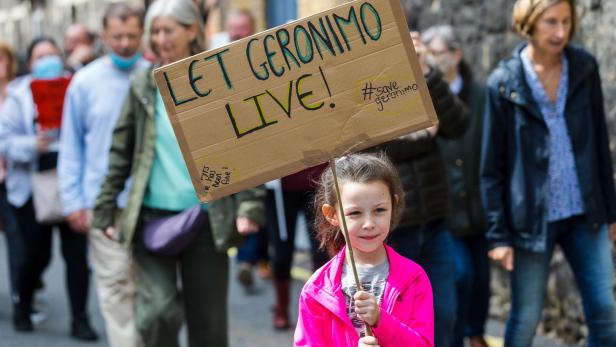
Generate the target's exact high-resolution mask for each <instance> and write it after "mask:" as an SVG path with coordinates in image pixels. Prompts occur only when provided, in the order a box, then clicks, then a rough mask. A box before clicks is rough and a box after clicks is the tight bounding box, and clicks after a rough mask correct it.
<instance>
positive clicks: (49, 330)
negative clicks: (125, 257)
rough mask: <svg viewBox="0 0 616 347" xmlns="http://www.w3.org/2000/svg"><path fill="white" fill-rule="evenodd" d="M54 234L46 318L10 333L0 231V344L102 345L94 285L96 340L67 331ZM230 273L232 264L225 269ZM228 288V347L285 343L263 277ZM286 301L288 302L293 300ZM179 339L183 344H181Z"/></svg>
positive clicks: (542, 342) (302, 262)
mask: <svg viewBox="0 0 616 347" xmlns="http://www.w3.org/2000/svg"><path fill="white" fill-rule="evenodd" d="M58 241H59V240H58V239H55V240H54V245H55V247H54V255H55V256H54V258H53V261H52V264H51V267H50V268H49V269H48V271H47V272H46V274H45V278H44V281H45V289H44V291H43V292H42V293H40V294H39V295H38V301H37V307H38V308H39V309H40V310H41V311H43V312H44V313H45V314H46V315H47V319H46V320H45V321H44V322H43V323H42V324H40V325H39V326H37V327H36V331H35V332H34V333H30V334H21V333H16V332H15V331H14V330H13V328H12V325H11V310H10V299H9V295H8V283H7V278H8V275H7V259H6V249H5V239H4V237H0V346H2V347H24V346H27V347H60V346H61V347H74V346H84V345H87V346H92V347H94V346H96V347H98V346H100V347H102V346H107V343H106V341H105V339H104V333H103V331H104V324H103V319H102V317H101V316H100V312H99V310H98V305H97V304H96V300H95V296H94V294H95V293H94V290H93V289H94V288H93V286H91V287H92V292H91V293H92V294H91V295H90V312H91V317H92V323H93V325H94V328H95V329H96V331H97V332H99V333H100V335H101V337H102V339H101V341H99V342H98V343H89V344H84V343H79V342H76V341H75V340H72V339H71V338H69V337H68V334H69V324H70V317H69V315H68V303H67V301H66V296H65V294H64V285H63V283H64V279H63V278H64V265H63V260H62V257H61V254H60V249H59V248H58V243H59V242H58ZM306 257H307V255H306V254H305V253H301V254H300V256H299V257H297V258H298V259H296V265H297V266H296V268H295V269H294V276H295V277H297V278H305V277H306V276H307V274H308V272H307V271H305V270H304V268H309V267H308V264H307V261H306ZM231 271H232V272H231V274H232V275H233V273H234V272H233V268H232V269H231ZM232 279H233V280H232V281H231V292H230V294H229V309H230V317H229V326H230V347H255V346H259V347H283V346H291V345H292V341H293V337H292V331H288V332H282V333H281V332H274V331H273V330H272V328H271V323H270V306H271V304H272V302H273V295H274V294H273V291H272V289H271V286H270V285H269V282H263V281H258V282H257V285H256V293H253V294H250V295H248V294H246V293H245V292H244V291H243V289H242V288H240V287H239V286H238V285H237V282H236V281H235V278H234V277H232ZM301 286H302V283H301V281H295V284H294V288H293V293H294V296H293V297H292V300H293V301H295V302H296V300H297V295H298V294H299V292H300V290H301ZM293 301H292V302H293ZM291 315H292V317H296V315H297V309H296V307H295V306H294V307H293V310H292V312H291ZM502 329H503V327H502V324H499V323H496V322H490V323H489V324H488V332H489V333H490V335H492V336H496V337H493V338H490V344H491V347H501V346H502V341H501V339H500V338H498V336H502ZM537 340H538V341H537V343H536V344H535V345H536V346H539V347H565V346H563V345H559V344H557V343H555V342H553V341H551V340H548V339H545V338H538V339H537ZM184 345H185V344H184Z"/></svg>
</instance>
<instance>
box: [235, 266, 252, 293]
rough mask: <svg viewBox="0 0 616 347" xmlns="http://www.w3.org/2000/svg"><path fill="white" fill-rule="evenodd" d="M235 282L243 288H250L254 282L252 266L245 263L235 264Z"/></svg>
mask: <svg viewBox="0 0 616 347" xmlns="http://www.w3.org/2000/svg"><path fill="white" fill-rule="evenodd" d="M237 280H238V281H239V282H240V284H241V285H242V286H243V287H244V288H250V287H252V285H253V284H254V282H255V281H254V278H252V265H250V264H249V263H245V262H241V263H239V264H237Z"/></svg>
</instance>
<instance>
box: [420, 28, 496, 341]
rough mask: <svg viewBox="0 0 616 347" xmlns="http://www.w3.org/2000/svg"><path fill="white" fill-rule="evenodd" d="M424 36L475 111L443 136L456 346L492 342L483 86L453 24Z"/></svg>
mask: <svg viewBox="0 0 616 347" xmlns="http://www.w3.org/2000/svg"><path fill="white" fill-rule="evenodd" d="M421 38H422V39H423V41H424V42H425V43H426V46H427V48H428V53H429V56H430V57H432V58H433V59H434V61H435V62H436V64H437V65H438V67H439V68H440V69H441V71H443V74H444V75H445V80H446V81H447V83H448V84H449V89H450V90H451V92H452V93H454V94H456V95H457V96H458V97H459V98H460V99H461V100H462V101H463V102H464V104H465V105H467V106H468V108H469V111H470V121H469V126H468V129H467V130H466V133H465V134H464V136H463V137H461V138H459V139H454V140H448V139H444V138H441V139H439V140H438V144H439V146H440V148H441V152H442V154H443V158H444V160H445V165H446V168H447V178H448V181H449V192H450V201H451V213H450V214H449V218H447V225H448V226H449V230H450V231H451V233H452V235H453V236H454V247H455V257H456V286H457V294H458V312H457V319H456V325H455V326H456V327H455V333H454V338H453V341H452V344H451V346H452V347H464V337H465V336H466V337H468V342H469V346H470V347H487V346H488V345H487V343H486V341H485V339H484V338H483V334H484V326H485V323H486V320H487V316H488V307H489V301H490V283H489V282H490V263H489V260H488V242H487V240H486V237H485V230H486V221H485V214H484V211H483V204H482V203H481V194H480V190H479V163H480V155H481V138H482V137H481V132H482V127H483V110H484V103H485V93H484V87H483V86H482V85H480V84H479V83H477V82H476V81H474V79H473V75H472V71H471V69H470V66H468V64H467V63H466V61H464V60H463V58H464V52H463V50H462V42H461V41H460V39H459V38H458V37H457V35H456V34H455V30H454V28H453V27H452V26H450V25H438V26H433V27H431V28H428V29H427V30H426V31H425V32H423V34H422V35H421Z"/></svg>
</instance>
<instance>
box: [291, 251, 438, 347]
mask: <svg viewBox="0 0 616 347" xmlns="http://www.w3.org/2000/svg"><path fill="white" fill-rule="evenodd" d="M385 248H386V250H387V255H388V257H389V276H388V278H387V284H386V285H385V291H384V293H383V297H382V300H381V319H380V321H379V323H378V324H377V325H376V326H373V327H372V331H373V333H374V336H375V337H376V338H377V339H378V341H379V345H380V346H381V347H433V346H434V307H433V305H432V286H431V285H430V281H429V280H428V276H427V275H426V273H425V272H424V270H423V269H422V268H421V267H420V266H419V265H417V264H415V263H414V262H412V261H411V260H409V259H406V258H404V257H402V256H401V255H399V254H398V253H396V252H395V251H394V250H393V249H392V248H390V247H389V246H385ZM344 254H345V249H344V248H343V249H342V250H341V251H340V252H339V253H338V255H336V257H334V258H333V259H332V260H330V261H329V262H328V263H327V264H325V265H324V266H323V267H321V268H320V269H319V270H317V271H316V272H315V273H314V274H313V275H312V277H311V278H310V280H308V282H307V283H306V285H305V286H304V289H303V290H302V293H301V296H300V300H299V318H298V319H297V327H296V329H295V346H296V347H303V346H310V347H344V346H347V347H357V345H358V343H359V336H358V334H357V332H356V331H355V328H354V327H353V325H352V324H351V320H350V319H349V317H348V316H347V314H346V310H345V301H344V297H343V295H344V294H343V293H342V289H341V284H340V277H341V275H342V264H343V262H344Z"/></svg>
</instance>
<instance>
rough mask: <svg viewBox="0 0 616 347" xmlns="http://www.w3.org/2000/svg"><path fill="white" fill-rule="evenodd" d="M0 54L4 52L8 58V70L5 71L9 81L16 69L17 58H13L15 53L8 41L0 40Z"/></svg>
mask: <svg viewBox="0 0 616 347" xmlns="http://www.w3.org/2000/svg"><path fill="white" fill-rule="evenodd" d="M0 54H4V55H5V56H6V57H7V58H8V59H9V67H8V69H9V71H7V76H8V77H9V81H10V80H12V79H13V77H15V72H16V71H17V60H16V59H15V53H14V52H13V49H12V48H11V46H9V44H8V43H5V42H0Z"/></svg>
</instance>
